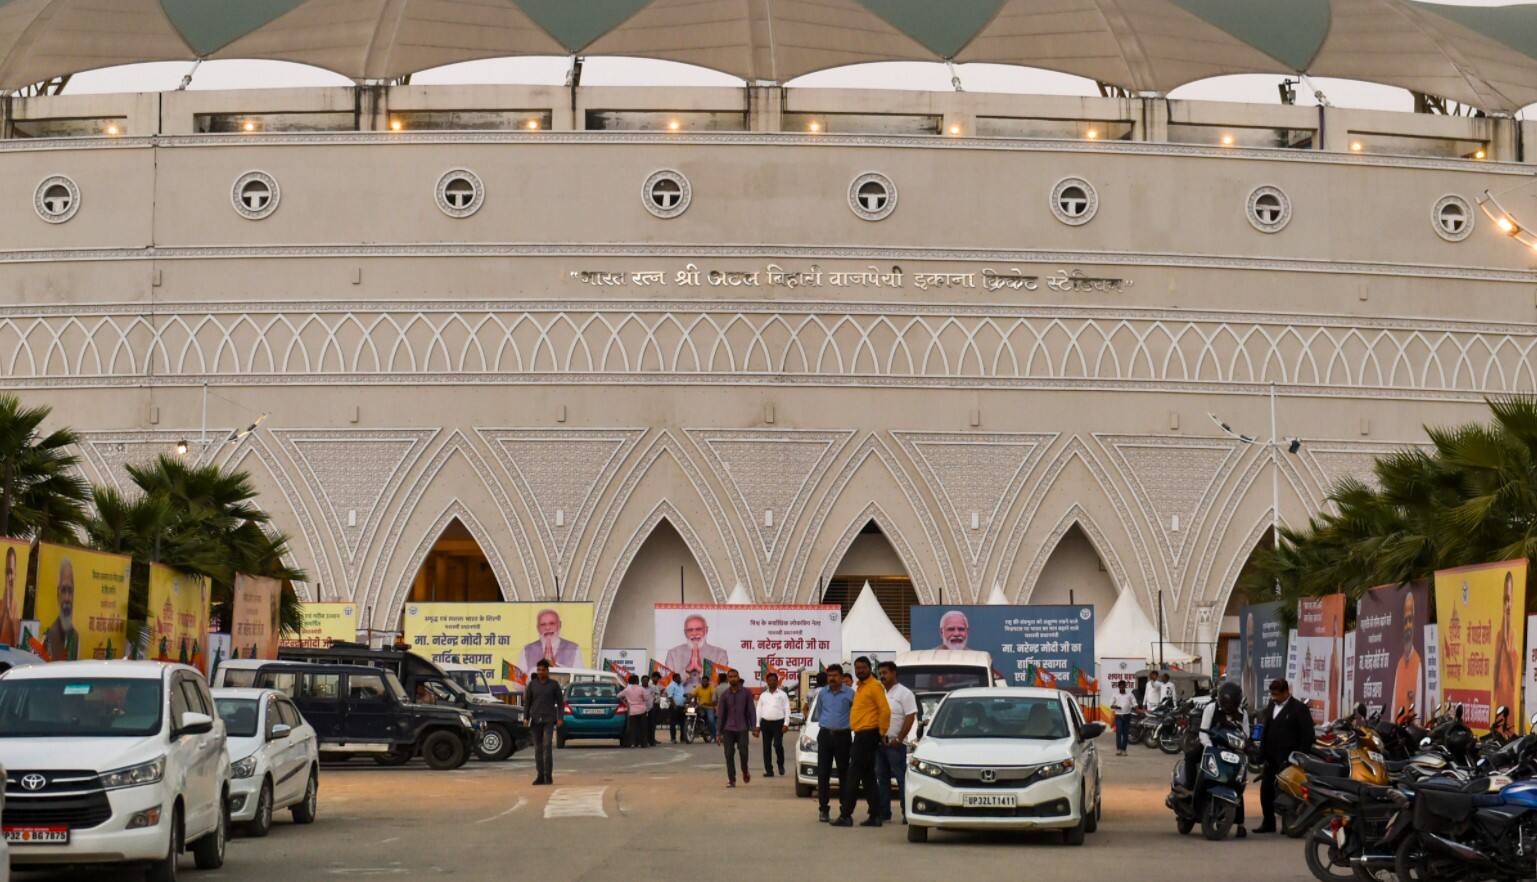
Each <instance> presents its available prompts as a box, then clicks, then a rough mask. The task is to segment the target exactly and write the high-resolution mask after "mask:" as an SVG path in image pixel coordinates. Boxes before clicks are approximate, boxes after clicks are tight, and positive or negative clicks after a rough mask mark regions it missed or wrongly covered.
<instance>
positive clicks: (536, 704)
mask: <svg viewBox="0 0 1537 882" xmlns="http://www.w3.org/2000/svg"><path fill="white" fill-rule="evenodd" d="M535 670H536V671H537V673H536V674H535V675H534V679H532V680H530V681H528V685H527V686H525V687H523V715H524V716H525V717H526V718H527V719H528V729H529V733H530V734H531V735H532V736H533V738H534V770H535V771H534V774H535V775H536V777H535V778H534V783H535V784H553V783H555V777H554V775H555V768H554V765H555V763H554V755H553V750H554V747H555V729H556V727H557V726H564V725H565V724H566V721H565V718H564V717H563V716H561V708H562V707H564V706H565V704H566V697H565V695H564V694H563V693H562V692H561V690H560V683H558V682H556V681H554V680H551V679H550V663H549V662H548V661H545V660H544V659H540V660H539V664H538V667H537V668H536V669H535Z"/></svg>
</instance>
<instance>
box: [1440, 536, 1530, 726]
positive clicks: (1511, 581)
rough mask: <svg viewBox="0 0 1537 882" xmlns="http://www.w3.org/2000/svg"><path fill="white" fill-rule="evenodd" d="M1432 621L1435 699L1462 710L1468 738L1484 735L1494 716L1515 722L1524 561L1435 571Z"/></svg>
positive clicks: (1517, 717) (1517, 722)
mask: <svg viewBox="0 0 1537 882" xmlns="http://www.w3.org/2000/svg"><path fill="white" fill-rule="evenodd" d="M1435 585H1436V619H1437V622H1438V628H1437V633H1438V636H1439V637H1440V641H1441V673H1442V677H1441V694H1442V696H1443V700H1445V701H1447V702H1449V703H1452V704H1461V705H1462V720H1463V722H1464V723H1466V724H1467V725H1468V727H1469V728H1471V729H1472V730H1473V731H1474V732H1477V733H1479V734H1482V733H1484V732H1487V731H1488V730H1489V726H1490V724H1491V722H1492V721H1493V718H1494V711H1495V709H1496V708H1499V707H1508V708H1510V712H1511V715H1512V720H1511V723H1512V728H1513V730H1514V731H1521V730H1523V729H1524V728H1525V726H1524V725H1522V724H1523V721H1522V719H1521V716H1522V713H1521V705H1520V701H1521V681H1522V673H1521V671H1522V666H1521V650H1522V639H1523V637H1524V635H1523V633H1522V631H1523V622H1524V621H1525V619H1526V561H1525V560H1511V561H1504V562H1502V563H1492V564H1478V565H1475V566H1468V567H1458V568H1457V569H1451V570H1437V571H1436V576H1435Z"/></svg>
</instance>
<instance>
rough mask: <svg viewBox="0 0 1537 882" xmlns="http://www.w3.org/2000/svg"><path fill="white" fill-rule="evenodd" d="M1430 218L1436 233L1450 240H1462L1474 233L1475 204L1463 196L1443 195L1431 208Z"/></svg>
mask: <svg viewBox="0 0 1537 882" xmlns="http://www.w3.org/2000/svg"><path fill="white" fill-rule="evenodd" d="M1430 219H1431V221H1432V222H1433V223H1434V224H1435V227H1436V235H1438V236H1440V237H1441V238H1443V239H1445V240H1446V241H1448V242H1461V241H1462V240H1463V239H1466V238H1467V237H1468V236H1471V235H1472V234H1473V220H1474V214H1473V206H1471V205H1469V204H1468V200H1466V199H1464V198H1462V197H1461V196H1455V195H1446V196H1442V197H1441V198H1440V199H1439V200H1437V202H1436V205H1435V208H1433V209H1431V212H1430Z"/></svg>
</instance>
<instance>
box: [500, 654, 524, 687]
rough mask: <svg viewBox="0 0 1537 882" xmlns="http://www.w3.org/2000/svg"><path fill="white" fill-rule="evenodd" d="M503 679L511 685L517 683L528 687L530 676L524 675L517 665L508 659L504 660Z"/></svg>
mask: <svg viewBox="0 0 1537 882" xmlns="http://www.w3.org/2000/svg"><path fill="white" fill-rule="evenodd" d="M502 679H503V680H506V681H507V682H509V683H516V684H518V685H519V686H527V685H528V675H527V674H525V673H523V671H522V670H520V669H519V668H518V666H517V665H515V664H513V663H512V662H510V661H507V660H506V659H503V660H502Z"/></svg>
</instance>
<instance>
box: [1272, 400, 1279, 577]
mask: <svg viewBox="0 0 1537 882" xmlns="http://www.w3.org/2000/svg"><path fill="white" fill-rule="evenodd" d="M1270 542H1271V546H1270V547H1271V548H1272V549H1274V550H1275V551H1280V550H1281V446H1280V444H1279V443H1277V441H1276V422H1275V381H1273V380H1272V381H1271V383H1270ZM1275 596H1276V597H1280V596H1281V577H1280V576H1279V575H1277V576H1276V580H1275Z"/></svg>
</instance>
